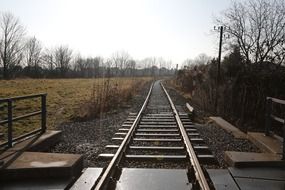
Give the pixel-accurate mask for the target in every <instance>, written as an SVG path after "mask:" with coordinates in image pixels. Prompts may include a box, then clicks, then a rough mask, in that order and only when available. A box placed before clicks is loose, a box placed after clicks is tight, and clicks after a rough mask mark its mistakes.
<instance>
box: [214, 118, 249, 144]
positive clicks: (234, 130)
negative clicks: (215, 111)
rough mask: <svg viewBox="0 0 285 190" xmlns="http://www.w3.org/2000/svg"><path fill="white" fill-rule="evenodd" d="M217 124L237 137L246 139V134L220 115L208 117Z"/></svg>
mask: <svg viewBox="0 0 285 190" xmlns="http://www.w3.org/2000/svg"><path fill="white" fill-rule="evenodd" d="M209 118H210V120H212V121H213V122H214V123H215V124H216V125H217V126H219V127H221V128H223V129H225V130H226V131H227V132H228V133H230V134H232V135H233V136H234V137H235V138H237V139H246V138H247V135H246V134H245V133H244V132H242V131H241V130H239V129H238V128H236V127H235V126H233V125H232V124H230V123H229V122H227V121H226V120H224V119H223V118H221V117H209Z"/></svg>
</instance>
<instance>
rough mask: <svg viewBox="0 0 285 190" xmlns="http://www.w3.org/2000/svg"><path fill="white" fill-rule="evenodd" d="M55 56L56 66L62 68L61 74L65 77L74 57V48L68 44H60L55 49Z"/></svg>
mask: <svg viewBox="0 0 285 190" xmlns="http://www.w3.org/2000/svg"><path fill="white" fill-rule="evenodd" d="M54 56H55V64H56V67H57V68H58V69H59V70H60V76H61V77H65V74H66V72H67V71H68V69H69V66H70V61H71V59H72V50H71V49H69V48H68V47H67V46H59V47H57V48H56V49H55V52H54Z"/></svg>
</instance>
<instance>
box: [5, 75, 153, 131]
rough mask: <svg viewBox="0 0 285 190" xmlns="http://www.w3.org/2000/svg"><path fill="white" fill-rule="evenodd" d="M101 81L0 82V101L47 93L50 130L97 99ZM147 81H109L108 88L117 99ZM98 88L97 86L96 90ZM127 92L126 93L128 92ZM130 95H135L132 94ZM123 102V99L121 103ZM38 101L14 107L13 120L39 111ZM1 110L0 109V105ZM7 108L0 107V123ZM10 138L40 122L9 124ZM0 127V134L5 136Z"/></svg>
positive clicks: (142, 79) (102, 83) (24, 102)
mask: <svg viewBox="0 0 285 190" xmlns="http://www.w3.org/2000/svg"><path fill="white" fill-rule="evenodd" d="M104 80H105V79H101V78H100V79H21V80H9V81H5V80H2V81H0V98H6V97H14V96H23V95H29V94H37V93H47V94H48V96H47V111H48V115H47V126H48V128H54V127H55V126H56V125H58V124H60V123H62V122H68V121H71V120H73V119H74V118H77V117H78V114H79V113H80V112H79V111H78V110H79V109H80V108H82V104H86V102H88V101H90V99H91V98H95V99H96V96H98V94H97V93H94V91H96V85H97V84H100V85H104ZM150 80H151V78H149V77H141V78H111V79H110V81H109V82H110V85H112V86H116V88H118V92H120V93H119V94H117V95H118V96H120V97H122V96H128V93H126V92H130V89H134V87H135V86H137V85H143V84H145V83H146V82H148V81H150ZM97 87H98V86H97ZM128 89H129V90H128ZM131 92H132V93H133V92H134V93H135V92H136V91H132V90H131ZM124 100H126V99H124ZM39 105H40V100H39V99H38V100H36V99H35V100H25V101H19V102H16V103H15V104H14V108H13V111H14V112H13V114H14V116H17V115H23V114H25V113H29V112H32V111H36V110H39V109H40V106H39ZM0 106H1V105H0ZM6 113H7V106H6V105H2V106H1V107H0V120H2V119H5V118H6V116H7V114H6ZM13 125H14V126H13V133H14V136H17V135H20V134H22V133H24V132H28V131H31V130H33V129H35V128H38V127H39V126H40V118H39V117H38V116H35V117H33V118H31V119H25V120H21V121H18V122H15V123H14V124H13ZM5 128H6V127H2V126H0V130H1V131H0V132H2V133H5V132H6V131H5Z"/></svg>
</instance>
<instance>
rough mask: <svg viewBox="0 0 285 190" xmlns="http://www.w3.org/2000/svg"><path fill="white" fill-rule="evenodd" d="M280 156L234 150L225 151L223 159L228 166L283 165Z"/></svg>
mask: <svg viewBox="0 0 285 190" xmlns="http://www.w3.org/2000/svg"><path fill="white" fill-rule="evenodd" d="M281 158H282V156H281V155H277V154H270V153H255V152H235V151H226V152H225V161H226V162H227V163H228V164H229V165H230V166H235V167H251V166H285V161H284V160H281Z"/></svg>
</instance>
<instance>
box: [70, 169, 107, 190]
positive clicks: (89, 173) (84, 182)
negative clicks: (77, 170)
mask: <svg viewBox="0 0 285 190" xmlns="http://www.w3.org/2000/svg"><path fill="white" fill-rule="evenodd" d="M102 171H103V168H87V169H86V170H85V171H84V172H83V174H82V175H81V176H80V177H79V178H78V180H77V181H76V182H75V183H74V184H73V186H72V187H71V188H70V189H71V190H77V189H78V190H81V189H91V188H92V187H93V185H94V184H95V182H96V181H97V179H98V177H99V176H100V174H101V172H102Z"/></svg>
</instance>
